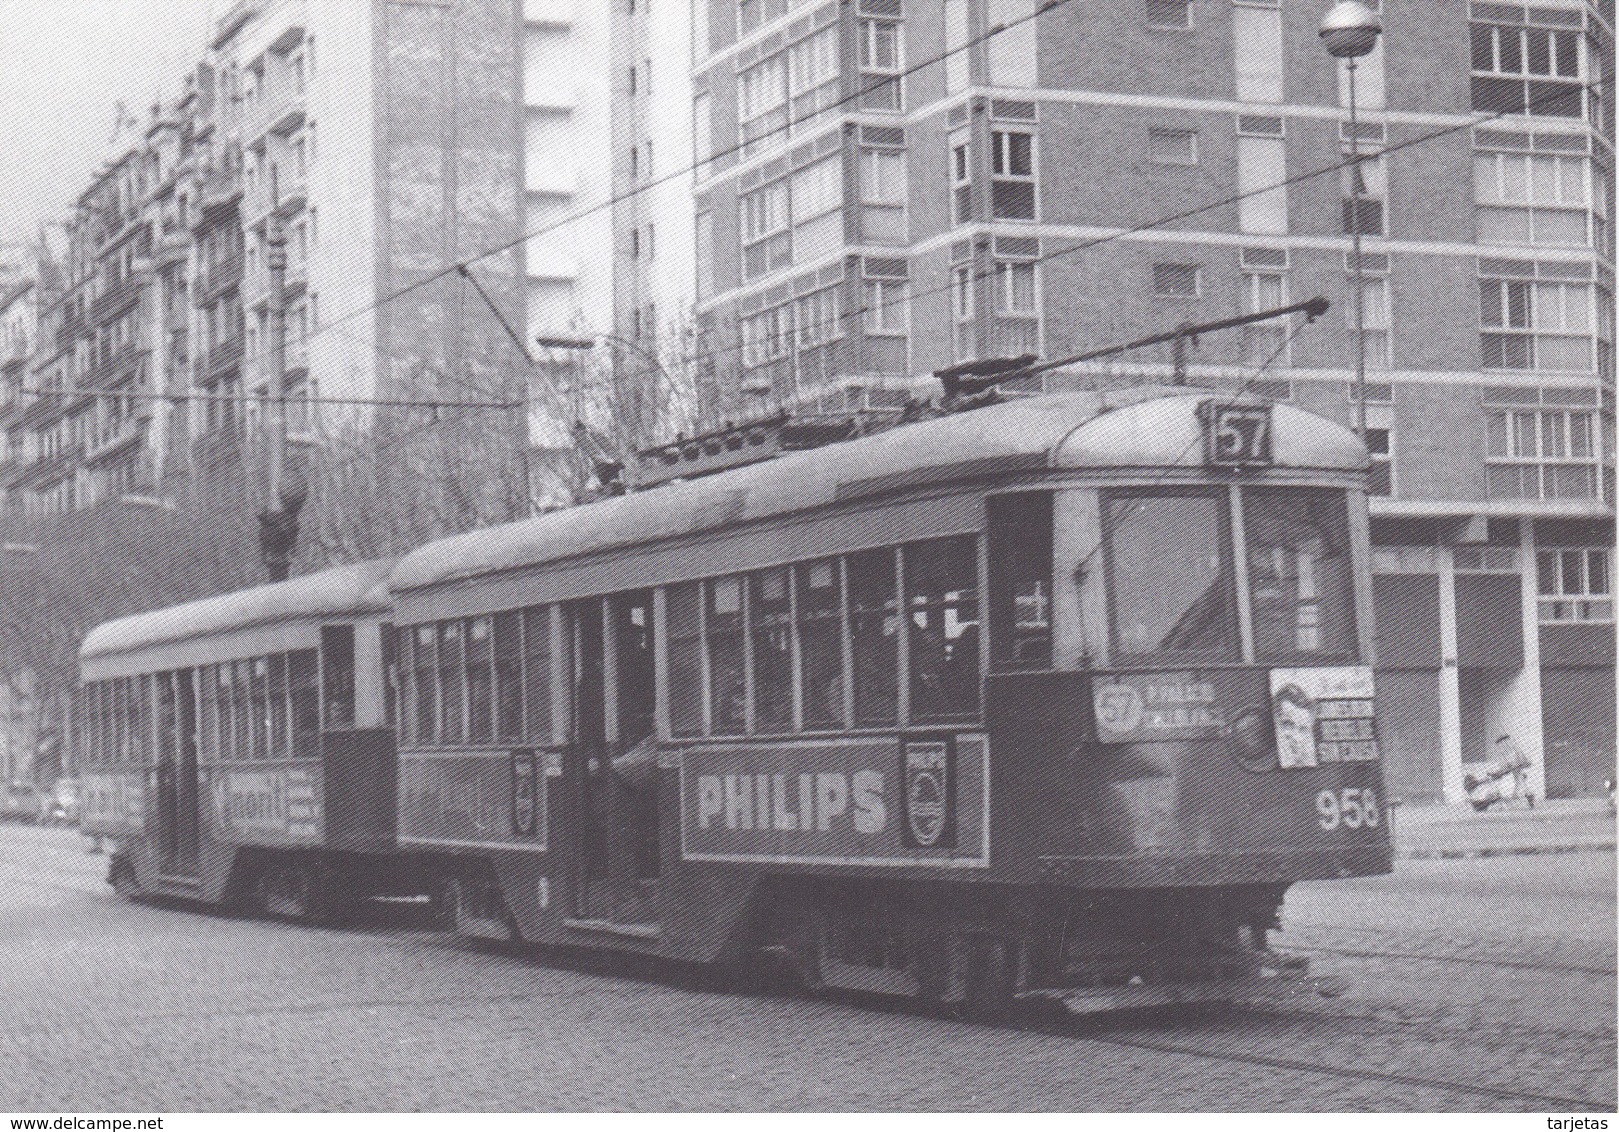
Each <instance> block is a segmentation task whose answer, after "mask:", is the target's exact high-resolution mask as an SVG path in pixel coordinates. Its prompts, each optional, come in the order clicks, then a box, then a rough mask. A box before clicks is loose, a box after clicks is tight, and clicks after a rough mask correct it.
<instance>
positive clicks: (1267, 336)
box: [1242, 271, 1290, 367]
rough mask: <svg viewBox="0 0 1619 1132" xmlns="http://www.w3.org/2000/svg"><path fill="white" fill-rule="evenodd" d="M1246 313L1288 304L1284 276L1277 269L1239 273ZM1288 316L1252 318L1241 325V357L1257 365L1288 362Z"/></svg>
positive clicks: (1250, 364)
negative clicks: (1252, 319) (1249, 321)
mask: <svg viewBox="0 0 1619 1132" xmlns="http://www.w3.org/2000/svg"><path fill="white" fill-rule="evenodd" d="M1242 291H1243V307H1244V313H1245V314H1258V313H1259V312H1260V311H1268V310H1275V309H1277V308H1278V307H1285V306H1287V276H1286V275H1283V274H1281V273H1280V272H1271V271H1264V272H1249V273H1246V274H1244V275H1243V277H1242ZM1288 321H1289V320H1288V319H1287V318H1273V319H1269V320H1267V321H1265V322H1253V323H1249V324H1248V325H1247V326H1244V327H1243V328H1242V360H1243V364H1244V365H1249V366H1256V367H1268V366H1273V365H1274V366H1283V367H1285V366H1287V365H1289V364H1290V359H1289V356H1288V338H1289V334H1288V331H1289V329H1290V328H1289V325H1288Z"/></svg>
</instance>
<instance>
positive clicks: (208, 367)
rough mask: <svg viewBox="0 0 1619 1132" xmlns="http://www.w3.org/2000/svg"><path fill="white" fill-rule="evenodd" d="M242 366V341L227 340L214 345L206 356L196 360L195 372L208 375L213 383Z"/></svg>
mask: <svg viewBox="0 0 1619 1132" xmlns="http://www.w3.org/2000/svg"><path fill="white" fill-rule="evenodd" d="M241 364H242V340H241V339H240V338H227V339H226V340H225V341H223V342H218V343H215V344H214V347H213V349H211V350H209V351H208V353H207V354H205V355H201V356H199V357H198V358H197V370H198V371H199V372H201V373H206V374H207V375H208V379H209V381H210V382H211V381H214V380H216V379H217V378H219V377H220V376H221V375H223V374H227V373H233V372H235V371H236V370H237V369H239V368H240V366H241Z"/></svg>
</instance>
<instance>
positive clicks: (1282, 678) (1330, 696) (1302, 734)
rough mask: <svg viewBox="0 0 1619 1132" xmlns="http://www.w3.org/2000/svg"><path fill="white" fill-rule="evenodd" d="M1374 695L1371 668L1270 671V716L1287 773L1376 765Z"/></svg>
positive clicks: (1277, 669)
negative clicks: (1300, 769)
mask: <svg viewBox="0 0 1619 1132" xmlns="http://www.w3.org/2000/svg"><path fill="white" fill-rule="evenodd" d="M1372 692H1373V686H1372V670H1371V669H1370V668H1368V667H1366V666H1365V665H1345V666H1343V667H1338V668H1273V669H1271V672H1270V695H1271V714H1272V718H1273V720H1274V722H1275V725H1276V755H1277V762H1278V763H1279V764H1280V766H1281V767H1282V768H1283V769H1284V770H1286V769H1291V768H1295V767H1312V766H1319V765H1321V764H1322V763H1344V762H1372V761H1375V760H1376V759H1377V734H1376V730H1375V728H1374V726H1373V722H1372V703H1373V695H1372Z"/></svg>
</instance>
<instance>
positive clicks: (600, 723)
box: [570, 591, 658, 924]
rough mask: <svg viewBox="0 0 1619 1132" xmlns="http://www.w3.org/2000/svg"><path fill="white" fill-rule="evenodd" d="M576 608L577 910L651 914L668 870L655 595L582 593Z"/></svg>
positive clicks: (623, 918)
mask: <svg viewBox="0 0 1619 1132" xmlns="http://www.w3.org/2000/svg"><path fill="white" fill-rule="evenodd" d="M571 612H572V614H573V616H572V618H571V620H572V622H573V627H574V645H575V647H574V705H575V707H574V710H575V712H576V717H575V721H574V722H575V730H574V734H575V735H576V737H577V740H578V742H577V745H576V748H575V750H576V754H575V759H576V762H577V766H576V767H575V768H570V777H571V778H572V780H573V781H574V782H575V783H578V793H577V795H576V800H577V801H576V805H575V807H574V814H573V817H574V820H573V821H572V822H571V823H570V826H571V828H572V830H573V834H572V838H573V843H572V845H571V849H572V851H573V852H572V857H573V861H574V884H573V893H574V914H575V915H577V916H581V917H587V918H590V919H601V920H608V921H611V922H614V923H622V924H642V923H647V922H650V921H652V920H654V919H655V918H656V916H655V912H654V904H653V900H652V892H651V886H650V884H649V882H650V881H652V880H654V879H656V876H657V871H658V853H657V844H658V827H657V798H656V777H657V748H656V745H655V743H654V742H653V738H654V736H653V723H652V720H653V702H654V682H653V681H654V676H653V661H652V595H651V593H650V591H637V592H634V593H629V594H619V595H616V596H614V597H612V598H610V599H608V600H607V601H605V602H601V601H591V602H579V603H576V604H575V606H574V607H573V609H572V611H571Z"/></svg>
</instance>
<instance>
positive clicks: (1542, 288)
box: [1479, 279, 1594, 373]
mask: <svg viewBox="0 0 1619 1132" xmlns="http://www.w3.org/2000/svg"><path fill="white" fill-rule="evenodd" d="M1593 298H1594V296H1593V293H1592V290H1591V285H1590V284H1589V283H1560V282H1557V283H1554V282H1536V281H1531V280H1527V279H1481V280H1479V325H1480V327H1481V328H1482V330H1483V336H1482V342H1483V361H1484V367H1485V368H1486V369H1513V370H1553V371H1556V370H1567V371H1573V372H1580V373H1589V372H1590V371H1591V368H1592V355H1591V329H1592V323H1593V314H1592V303H1593Z"/></svg>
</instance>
